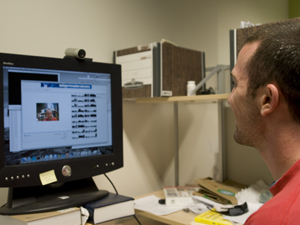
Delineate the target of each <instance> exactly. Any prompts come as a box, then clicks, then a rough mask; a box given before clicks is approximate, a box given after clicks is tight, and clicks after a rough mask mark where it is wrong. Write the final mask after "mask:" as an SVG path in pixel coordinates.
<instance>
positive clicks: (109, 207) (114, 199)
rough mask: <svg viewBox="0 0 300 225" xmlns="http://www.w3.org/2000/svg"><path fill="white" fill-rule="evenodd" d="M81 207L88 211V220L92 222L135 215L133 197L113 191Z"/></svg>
mask: <svg viewBox="0 0 300 225" xmlns="http://www.w3.org/2000/svg"><path fill="white" fill-rule="evenodd" d="M83 207H84V208H86V209H87V210H88V211H89V214H90V217H89V221H90V222H92V223H93V224H97V223H102V222H106V221H109V220H114V219H119V218H123V217H127V216H133V215H135V211H134V199H133V198H131V197H127V196H124V195H119V194H114V193H109V194H108V196H106V197H105V198H103V199H101V200H99V201H96V202H93V203H89V204H86V205H84V206H83Z"/></svg>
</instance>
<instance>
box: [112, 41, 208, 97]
mask: <svg viewBox="0 0 300 225" xmlns="http://www.w3.org/2000/svg"><path fill="white" fill-rule="evenodd" d="M114 61H115V63H116V64H120V65H121V66H122V87H123V89H122V93H123V98H145V97H170V96H186V95H187V82H188V81H189V80H194V81H195V82H196V84H198V83H199V82H200V81H201V80H202V79H203V78H204V77H205V54H204V52H201V51H196V50H191V49H187V48H182V47H179V46H177V45H176V44H173V43H171V42H169V41H166V40H162V41H161V42H153V43H150V44H147V45H141V46H136V47H132V48H127V49H123V50H118V51H115V52H114ZM200 91H201V90H199V91H197V94H200Z"/></svg>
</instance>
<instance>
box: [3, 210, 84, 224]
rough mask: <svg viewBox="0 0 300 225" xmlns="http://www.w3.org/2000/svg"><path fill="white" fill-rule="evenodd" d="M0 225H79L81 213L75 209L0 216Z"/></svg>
mask: <svg viewBox="0 0 300 225" xmlns="http://www.w3.org/2000/svg"><path fill="white" fill-rule="evenodd" d="M0 224H3V225H4V224H5V225H39V224H43V225H53V224H63V225H81V212H80V209H79V208H77V207H74V208H69V209H64V210H58V211H53V212H45V213H33V214H24V215H14V216H7V215H0Z"/></svg>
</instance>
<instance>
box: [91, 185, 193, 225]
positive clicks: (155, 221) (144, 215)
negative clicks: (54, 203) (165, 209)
mask: <svg viewBox="0 0 300 225" xmlns="http://www.w3.org/2000/svg"><path fill="white" fill-rule="evenodd" d="M149 195H155V196H157V197H159V198H164V197H165V196H164V192H163V190H160V191H156V192H152V193H149V194H145V195H142V196H138V197H136V198H135V199H138V198H142V197H146V196H149ZM135 213H136V216H137V218H138V220H139V221H140V222H141V224H142V225H165V224H171V225H189V224H190V223H191V221H193V220H194V218H195V216H196V214H194V213H192V212H184V211H178V212H176V213H172V214H169V215H165V216H158V215H155V214H152V213H149V212H145V211H141V210H135ZM117 224H118V225H135V224H136V225H138V223H137V221H136V220H135V219H134V218H133V217H127V218H126V219H120V220H115V221H109V222H105V223H101V224H99V225H117ZM86 225H92V224H90V223H87V224H86Z"/></svg>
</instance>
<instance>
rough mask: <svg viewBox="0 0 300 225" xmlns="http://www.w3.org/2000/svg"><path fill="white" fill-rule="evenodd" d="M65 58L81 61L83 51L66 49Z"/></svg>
mask: <svg viewBox="0 0 300 225" xmlns="http://www.w3.org/2000/svg"><path fill="white" fill-rule="evenodd" d="M65 55H66V56H71V57H75V58H78V59H83V58H84V57H85V51H84V50H83V49H80V48H67V49H66V51H65Z"/></svg>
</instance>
